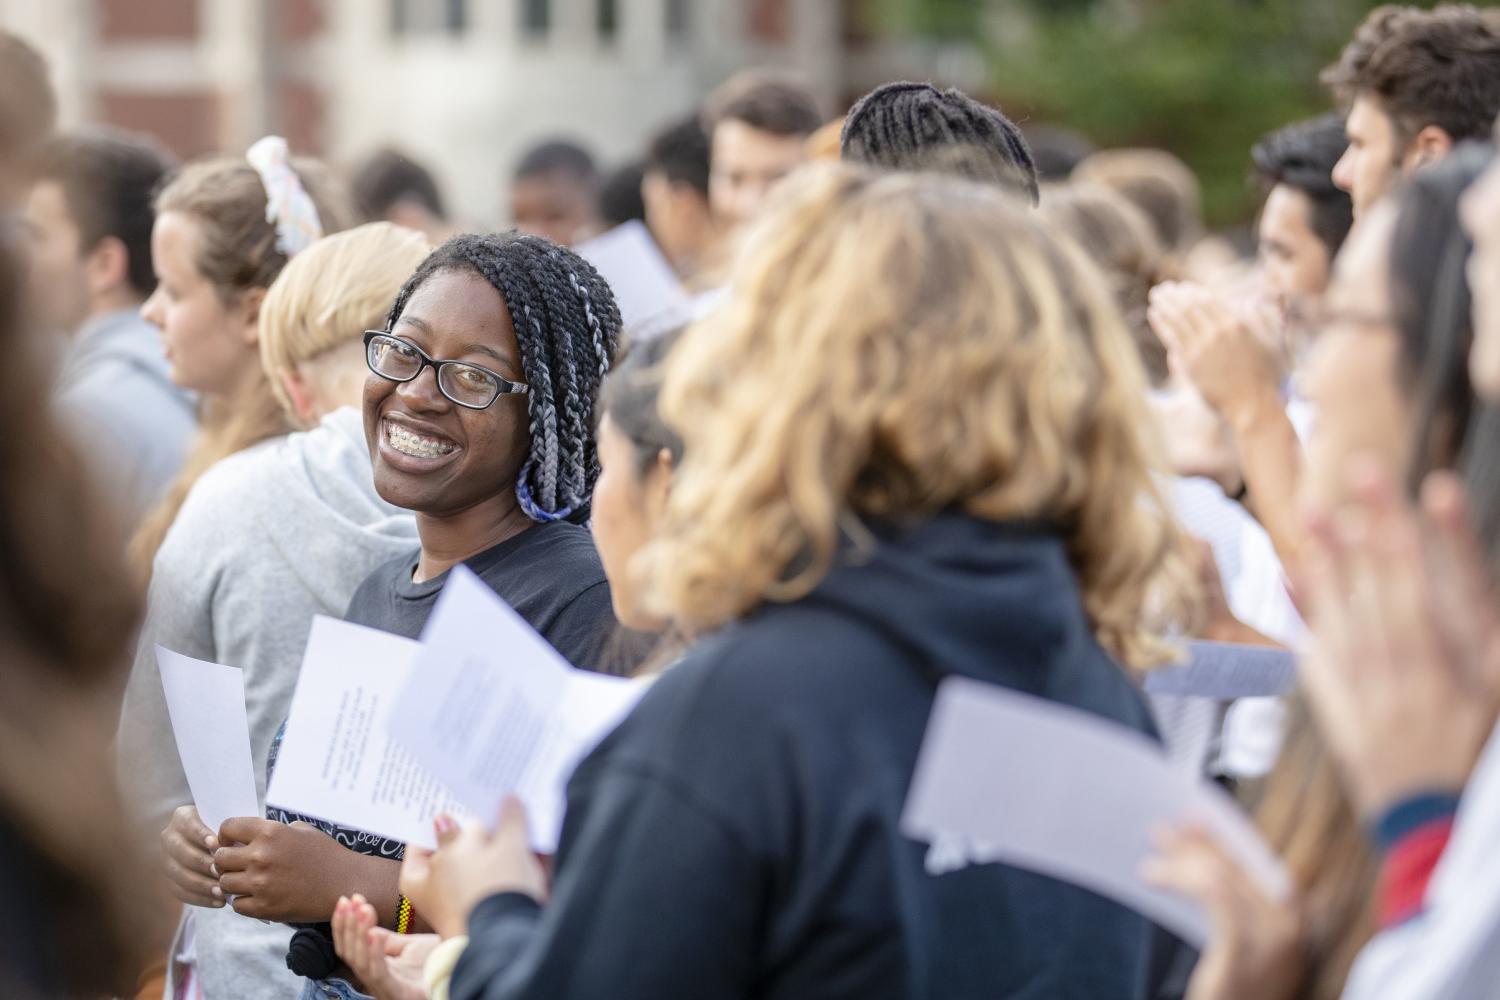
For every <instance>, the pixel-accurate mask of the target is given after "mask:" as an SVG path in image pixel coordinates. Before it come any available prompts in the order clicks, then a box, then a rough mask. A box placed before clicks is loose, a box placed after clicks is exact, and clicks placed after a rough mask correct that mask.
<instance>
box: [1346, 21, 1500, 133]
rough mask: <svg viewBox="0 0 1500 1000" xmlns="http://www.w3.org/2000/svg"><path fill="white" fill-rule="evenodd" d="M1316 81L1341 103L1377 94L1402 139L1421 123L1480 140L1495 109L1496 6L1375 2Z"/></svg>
mask: <svg viewBox="0 0 1500 1000" xmlns="http://www.w3.org/2000/svg"><path fill="white" fill-rule="evenodd" d="M1321 79H1322V81H1323V83H1324V84H1325V85H1327V86H1328V87H1329V88H1331V89H1332V90H1333V92H1334V95H1335V96H1336V97H1337V98H1338V99H1339V100H1340V101H1342V102H1344V103H1345V104H1348V103H1352V102H1353V101H1354V99H1355V98H1357V97H1359V96H1360V95H1361V94H1369V95H1373V96H1374V97H1376V98H1378V99H1379V101H1380V104H1381V107H1382V109H1383V110H1384V111H1385V112H1386V113H1387V114H1388V115H1390V117H1391V120H1392V121H1393V122H1394V123H1395V125H1396V128H1397V130H1398V135H1399V136H1400V137H1401V138H1402V140H1403V144H1404V143H1406V142H1410V141H1411V140H1412V139H1413V138H1414V137H1415V136H1416V134H1417V133H1418V132H1420V131H1421V130H1422V129H1423V128H1424V127H1425V126H1427V125H1437V126H1439V127H1440V128H1442V129H1443V131H1445V132H1447V133H1448V135H1449V136H1450V137H1452V139H1453V141H1454V142H1459V141H1461V140H1463V139H1472V138H1484V137H1486V136H1487V135H1488V134H1489V130H1490V126H1491V125H1492V124H1493V123H1494V121H1495V115H1496V114H1497V113H1500V11H1496V10H1489V9H1487V10H1481V9H1479V8H1477V7H1473V6H1471V5H1469V4H1443V5H1441V6H1439V7H1436V8H1434V9H1432V10H1421V9H1419V8H1416V7H1407V6H1396V5H1393V4H1392V5H1387V6H1384V7H1377V8H1375V9H1374V10H1372V11H1371V12H1370V15H1369V16H1368V17H1367V18H1365V22H1364V23H1363V24H1361V25H1360V26H1359V29H1358V30H1357V31H1355V33H1354V38H1353V39H1352V40H1351V41H1350V42H1349V44H1348V45H1347V46H1345V47H1344V51H1343V52H1342V53H1341V54H1340V55H1339V61H1338V62H1336V63H1334V64H1333V65H1332V66H1329V67H1328V68H1327V69H1325V70H1324V71H1323V73H1322V76H1321Z"/></svg>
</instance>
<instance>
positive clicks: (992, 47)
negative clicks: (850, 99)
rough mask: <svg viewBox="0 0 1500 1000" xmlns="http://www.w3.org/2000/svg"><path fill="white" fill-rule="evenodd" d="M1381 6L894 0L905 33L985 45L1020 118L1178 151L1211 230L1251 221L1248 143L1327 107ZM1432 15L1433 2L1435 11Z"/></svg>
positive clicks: (1358, 2)
mask: <svg viewBox="0 0 1500 1000" xmlns="http://www.w3.org/2000/svg"><path fill="white" fill-rule="evenodd" d="M1375 6H1377V4H1376V2H1375V0H886V2H885V3H884V4H883V7H882V16H883V17H884V18H885V19H886V24H887V26H888V27H889V28H891V29H894V30H901V31H904V32H913V33H916V34H919V35H922V36H925V37H928V38H931V39H934V40H936V41H939V42H946V43H960V42H961V43H973V42H977V43H978V44H979V45H980V46H981V48H982V49H983V52H984V54H985V56H986V61H987V63H988V66H989V69H990V79H991V85H992V87H993V91H992V93H990V94H989V95H987V96H989V97H991V98H994V99H996V100H997V101H998V102H999V104H1000V106H1001V107H1002V108H1004V110H1005V112H1006V113H1007V114H1009V115H1010V116H1011V117H1012V118H1015V119H1017V120H1018V121H1020V122H1022V124H1023V127H1024V125H1025V123H1026V122H1027V121H1041V122H1051V123H1055V124H1060V125H1067V126H1070V127H1072V128H1076V129H1078V130H1079V131H1081V132H1083V133H1084V134H1085V135H1087V136H1089V137H1090V138H1091V139H1093V140H1094V141H1095V142H1096V143H1098V144H1099V145H1101V146H1126V145H1148V146H1158V147H1161V148H1163V149H1168V150H1171V151H1172V152H1173V153H1176V154H1177V155H1178V156H1181V157H1182V158H1183V159H1184V160H1186V161H1187V162H1188V164H1189V165H1190V166H1191V167H1192V168H1193V169H1194V170H1195V171H1197V173H1198V176H1199V177H1200V178H1201V180H1202V182H1203V192H1204V203H1205V210H1206V212H1207V215H1208V218H1209V221H1210V222H1211V223H1213V224H1216V225H1224V224H1230V223H1235V222H1240V221H1243V220H1245V219H1246V218H1247V217H1248V216H1249V214H1250V213H1251V212H1252V211H1253V210H1254V206H1255V191H1254V189H1253V188H1252V187H1251V186H1250V185H1249V184H1248V183H1247V180H1246V178H1247V171H1248V164H1249V148H1250V145H1251V144H1252V143H1253V142H1254V141H1255V140H1256V139H1257V138H1258V137H1259V136H1260V135H1262V134H1263V133H1265V132H1267V131H1269V130H1271V129H1273V128H1276V127H1278V126H1280V125H1283V124H1286V123H1288V122H1292V121H1296V120H1298V119H1301V118H1306V117H1309V116H1311V115H1315V114H1318V113H1320V112H1323V111H1326V110H1328V108H1329V107H1330V106H1331V98H1330V96H1329V94H1328V93H1327V91H1326V90H1324V89H1323V87H1322V86H1321V85H1320V84H1319V83H1318V73H1319V71H1320V70H1321V69H1322V68H1323V67H1324V66H1326V65H1328V64H1329V63H1330V62H1332V61H1333V60H1334V59H1336V58H1337V56H1338V53H1339V51H1340V50H1341V49H1342V48H1343V46H1344V43H1345V42H1347V41H1348V39H1349V38H1350V36H1351V35H1352V34H1353V32H1354V29H1355V27H1357V26H1358V24H1359V23H1360V21H1362V20H1363V19H1364V17H1365V15H1366V14H1367V13H1368V12H1369V11H1370V10H1371V9H1372V8H1373V7H1375ZM1421 6H1432V4H1431V3H1424V4H1421Z"/></svg>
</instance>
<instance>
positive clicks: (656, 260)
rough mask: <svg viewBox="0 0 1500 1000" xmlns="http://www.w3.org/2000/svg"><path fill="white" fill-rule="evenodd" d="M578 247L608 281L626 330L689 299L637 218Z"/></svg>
mask: <svg viewBox="0 0 1500 1000" xmlns="http://www.w3.org/2000/svg"><path fill="white" fill-rule="evenodd" d="M576 249H577V251H578V255H579V256H580V257H582V258H583V259H584V260H586V261H588V262H589V263H590V264H592V265H594V269H595V270H597V271H598V272H599V273H600V274H601V275H603V276H604V280H605V281H607V282H609V287H610V288H611V289H612V290H613V291H614V293H615V302H617V303H618V304H619V306H620V319H621V321H622V323H623V325H624V328H625V329H626V330H629V329H631V328H633V327H635V326H638V325H640V324H642V323H644V322H646V321H647V320H649V319H651V318H652V317H653V316H658V315H661V314H662V313H666V312H669V311H671V310H674V309H677V308H679V307H681V306H682V305H683V304H684V303H685V302H686V301H687V295H686V293H684V292H683V290H682V285H681V283H680V282H679V281H678V280H677V273H676V272H675V271H673V270H672V265H671V264H670V263H668V262H667V258H666V257H665V256H664V255H663V254H662V252H661V250H660V249H659V248H658V247H657V245H656V241H655V240H653V239H652V238H651V232H650V230H648V229H647V228H646V226H645V224H644V223H642V222H640V221H639V220H637V219H632V220H631V221H629V222H627V223H625V224H623V225H619V226H616V227H615V228H613V229H611V230H610V231H609V232H607V233H605V234H603V235H602V236H596V237H595V238H594V239H591V240H589V241H588V242H587V243H584V244H581V245H580V246H578V247H577V248H576Z"/></svg>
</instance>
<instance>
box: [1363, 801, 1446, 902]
mask: <svg viewBox="0 0 1500 1000" xmlns="http://www.w3.org/2000/svg"><path fill="white" fill-rule="evenodd" d="M1452 832H1453V817H1452V816H1444V817H1442V818H1441V819H1435V820H1433V821H1432V822H1430V823H1423V824H1422V825H1421V826H1419V827H1417V828H1416V829H1415V830H1412V831H1411V832H1410V833H1408V834H1407V835H1406V836H1404V837H1402V838H1401V840H1400V841H1399V842H1398V843H1397V844H1396V846H1395V847H1393V848H1391V849H1390V850H1389V851H1388V852H1386V856H1385V865H1384V867H1383V868H1382V869H1381V872H1380V910H1379V912H1380V926H1381V927H1382V928H1386V927H1394V926H1395V925H1396V924H1399V923H1403V922H1404V921H1407V920H1410V919H1411V918H1412V917H1414V916H1416V915H1417V914H1418V913H1420V912H1421V910H1422V897H1423V896H1424V895H1426V894H1427V883H1428V881H1429V880H1430V879H1431V878H1432V872H1433V869H1435V868H1436V867H1437V863H1438V859H1439V858H1441V857H1442V856H1443V849H1444V848H1446V847H1447V846H1448V837H1449V835H1450V834H1451V833H1452Z"/></svg>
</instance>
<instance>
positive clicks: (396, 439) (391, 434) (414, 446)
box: [385, 420, 458, 458]
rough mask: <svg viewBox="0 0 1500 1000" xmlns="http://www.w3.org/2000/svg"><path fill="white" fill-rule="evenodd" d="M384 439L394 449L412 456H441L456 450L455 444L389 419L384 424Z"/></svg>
mask: <svg viewBox="0 0 1500 1000" xmlns="http://www.w3.org/2000/svg"><path fill="white" fill-rule="evenodd" d="M385 439H386V441H387V442H389V443H390V446H391V447H392V448H394V449H395V450H396V451H399V452H400V453H401V454H403V455H410V456H411V457H412V458H442V457H444V456H445V455H451V454H453V453H454V452H455V451H457V450H458V445H456V444H451V443H449V442H447V441H440V440H438V439H437V438H430V437H426V436H424V435H421V434H416V433H413V432H412V431H409V430H407V429H406V428H404V427H398V426H397V425H396V424H393V423H391V422H390V421H389V420H387V421H386V424H385Z"/></svg>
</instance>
